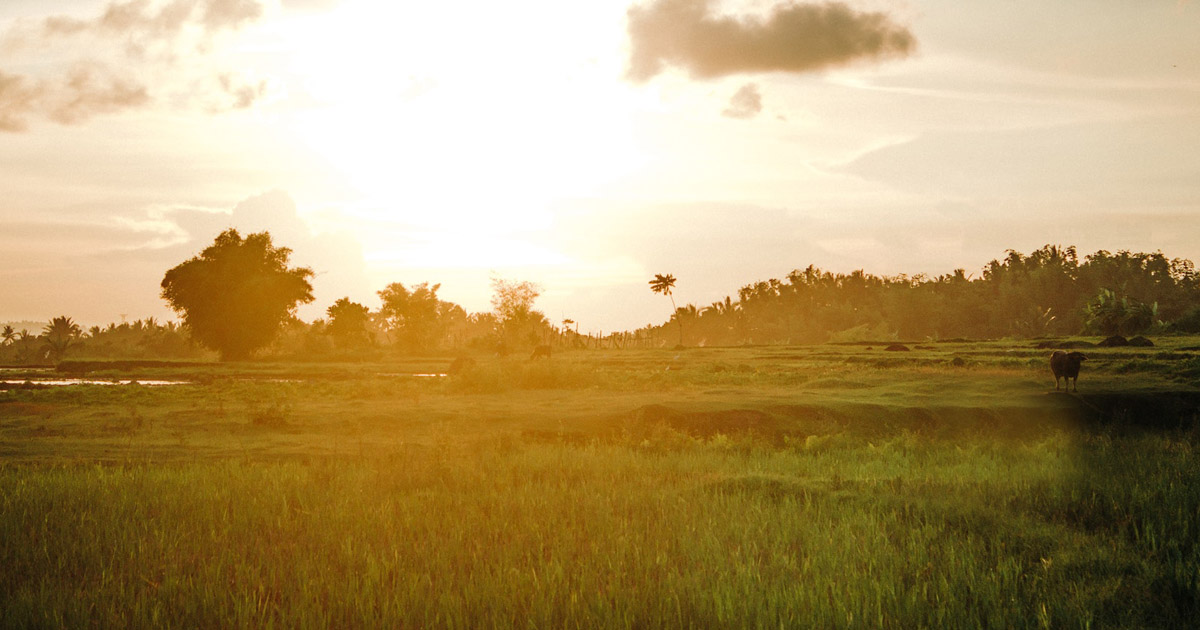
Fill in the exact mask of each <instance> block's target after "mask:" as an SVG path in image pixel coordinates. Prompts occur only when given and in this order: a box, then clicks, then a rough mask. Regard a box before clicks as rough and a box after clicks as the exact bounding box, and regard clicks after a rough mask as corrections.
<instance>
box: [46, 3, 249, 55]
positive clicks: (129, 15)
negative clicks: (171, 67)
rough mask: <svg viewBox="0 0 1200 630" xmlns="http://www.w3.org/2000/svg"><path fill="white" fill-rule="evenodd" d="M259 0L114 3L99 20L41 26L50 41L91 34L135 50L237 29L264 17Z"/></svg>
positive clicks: (64, 19) (61, 20)
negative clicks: (187, 34)
mask: <svg viewBox="0 0 1200 630" xmlns="http://www.w3.org/2000/svg"><path fill="white" fill-rule="evenodd" d="M262 14H263V7H262V4H260V3H259V2H258V0H172V1H171V2H168V3H166V4H159V5H152V4H151V3H150V2H149V0H129V1H128V2H113V3H111V4H109V5H108V7H106V8H105V10H104V13H102V14H101V15H100V16H99V17H96V18H93V19H90V20H81V19H79V18H74V17H70V16H62V15H56V16H51V17H48V18H46V19H45V20H44V21H43V22H42V33H43V34H44V35H45V36H47V37H70V36H77V35H81V34H92V35H96V36H100V37H112V38H122V39H126V40H128V41H130V42H132V43H134V46H135V48H140V47H141V46H142V45H144V44H146V43H149V42H169V41H172V40H175V39H176V38H178V37H179V36H180V35H181V34H182V33H183V31H184V30H185V29H186V28H189V27H192V26H195V27H198V28H199V29H201V30H202V31H203V34H204V35H205V36H208V37H211V36H213V35H215V34H216V33H218V32H220V31H223V30H230V29H237V28H240V27H241V26H243V25H245V24H246V23H248V22H251V21H253V20H256V19H258V18H259V17H262Z"/></svg>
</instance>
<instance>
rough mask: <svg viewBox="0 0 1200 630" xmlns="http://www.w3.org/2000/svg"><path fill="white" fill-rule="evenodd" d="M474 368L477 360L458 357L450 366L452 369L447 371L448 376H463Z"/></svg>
mask: <svg viewBox="0 0 1200 630" xmlns="http://www.w3.org/2000/svg"><path fill="white" fill-rule="evenodd" d="M473 367H475V359H472V358H471V357H458V358H457V359H455V360H454V362H452V363H451V364H450V367H449V368H447V369H446V374H449V375H451V376H453V375H455V374H462V373H463V372H465V371H467V370H469V369H471V368H473Z"/></svg>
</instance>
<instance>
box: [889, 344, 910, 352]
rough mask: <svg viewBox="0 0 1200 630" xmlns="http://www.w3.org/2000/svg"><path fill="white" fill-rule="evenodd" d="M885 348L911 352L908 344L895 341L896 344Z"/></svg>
mask: <svg viewBox="0 0 1200 630" xmlns="http://www.w3.org/2000/svg"><path fill="white" fill-rule="evenodd" d="M884 350H886V351H888V352H909V349H908V346H906V345H904V344H902V343H894V344H892V345H890V346H888V347H886V348H884Z"/></svg>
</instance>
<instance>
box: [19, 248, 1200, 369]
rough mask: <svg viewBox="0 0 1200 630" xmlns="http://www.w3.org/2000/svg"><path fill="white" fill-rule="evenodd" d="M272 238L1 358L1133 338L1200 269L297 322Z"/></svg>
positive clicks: (1191, 326) (668, 292)
mask: <svg viewBox="0 0 1200 630" xmlns="http://www.w3.org/2000/svg"><path fill="white" fill-rule="evenodd" d="M290 257H291V250H290V249H288V248H286V247H280V246H276V245H275V244H274V243H273V242H272V240H271V236H270V234H269V233H266V232H262V233H257V234H250V235H247V236H245V237H243V236H242V235H241V234H239V233H238V232H237V230H233V229H230V230H226V231H225V232H222V233H221V234H220V235H218V236H217V237H216V239H215V240H214V241H213V244H212V245H210V246H208V247H207V248H205V249H204V250H203V251H201V252H200V253H199V254H198V255H197V256H195V257H193V258H191V259H188V260H186V261H184V262H182V263H180V264H179V265H177V266H175V267H173V268H172V269H170V270H168V271H167V272H166V274H165V275H164V277H163V280H162V283H161V290H162V297H163V298H164V299H165V300H166V301H167V303H168V304H169V305H170V306H171V308H172V309H173V310H174V311H175V312H176V313H177V314H179V315H180V317H181V321H180V322H178V323H176V322H165V323H160V322H158V321H156V320H154V319H153V318H147V319H145V320H137V321H135V322H132V323H122V324H120V325H117V324H109V325H108V326H107V327H99V326H93V327H91V328H90V329H88V330H86V331H85V330H82V329H81V328H80V327H79V326H78V325H76V324H75V323H74V322H73V321H72V320H71V319H70V318H69V317H66V316H61V317H56V318H54V319H52V320H51V321H50V322H49V323H48V324H46V326H45V327H44V328H43V330H42V331H40V334H34V333H31V332H30V331H28V330H22V331H15V330H13V329H12V326H6V327H4V328H3V330H2V331H0V333H2V335H0V337H2V338H0V364H14V363H15V364H30V363H52V362H57V361H60V360H62V359H64V358H65V357H66V356H67V354H68V353H71V354H73V355H75V356H88V357H91V358H201V357H203V356H205V354H206V353H207V352H213V353H216V354H217V355H219V356H220V358H222V359H224V360H242V359H246V358H249V357H251V356H255V355H272V356H277V357H281V358H304V357H309V358H321V357H327V358H382V357H383V356H386V354H387V353H392V352H400V353H416V354H420V353H430V352H444V351H476V352H496V353H500V354H504V353H506V352H510V351H513V352H515V351H520V350H523V349H528V348H529V347H531V346H536V345H540V344H546V343H550V344H556V345H566V346H575V347H584V346H585V344H584V340H588V341H595V342H597V343H596V344H595V345H600V344H601V343H603V342H604V341H609V342H611V343H607V344H605V345H607V346H608V347H647V346H662V345H675V343H674V342H675V341H678V344H681V345H740V344H779V343H820V342H826V341H839V340H841V341H855V340H888V339H946V338H972V339H985V338H999V337H1007V336H1014V337H1042V336H1052V335H1068V334H1093V335H1104V336H1107V335H1112V334H1122V335H1131V334H1138V333H1144V332H1158V333H1166V332H1183V333H1198V332H1200V276H1198V275H1197V272H1196V269H1195V266H1194V265H1193V263H1192V262H1191V261H1189V260H1185V259H1179V258H1174V259H1168V258H1166V257H1165V256H1164V255H1163V254H1162V253H1161V252H1155V253H1141V252H1139V253H1132V252H1128V251H1119V252H1117V253H1115V254H1113V253H1110V252H1107V251H1103V250H1101V251H1097V252H1095V253H1093V254H1090V255H1087V256H1084V257H1083V258H1082V259H1080V257H1079V256H1078V254H1077V252H1076V249H1075V248H1074V247H1062V246H1057V245H1046V246H1044V247H1042V248H1041V249H1039V250H1037V251H1035V252H1033V253H1031V254H1029V255H1024V254H1021V253H1019V252H1016V251H1012V250H1010V251H1008V252H1007V253H1006V256H1005V257H1004V258H1002V259H998V260H993V261H991V262H990V263H988V264H987V265H986V266H985V267H984V268H983V270H982V273H981V274H980V275H979V276H978V277H973V275H971V274H967V273H966V272H965V271H964V270H962V269H958V270H955V271H954V273H951V274H947V275H940V276H934V277H930V276H925V275H917V276H907V275H898V276H876V275H872V274H868V273H865V272H864V271H862V270H859V271H854V272H851V273H834V272H829V271H823V270H821V269H819V268H817V267H815V266H811V265H810V266H808V267H806V268H804V269H797V270H794V271H792V272H791V273H789V274H787V275H786V276H785V277H784V278H783V279H782V280H781V279H775V278H771V279H768V280H764V281H759V282H754V283H752V284H748V285H746V286H743V287H742V288H741V289H739V290H738V292H737V297H736V298H734V297H733V296H726V297H725V298H724V299H723V300H720V301H716V302H713V303H711V304H710V305H708V306H704V307H698V306H697V305H695V304H686V305H684V306H680V307H677V306H676V304H675V297H674V296H675V292H674V290H675V285H676V278H675V277H674V276H673V275H670V274H655V276H654V278H653V279H652V280H651V281H650V283H649V284H650V288H651V290H653V291H654V292H655V293H660V294H663V295H665V296H666V297H668V298H670V300H671V306H672V310H673V313H672V315H671V316H670V318H669V319H668V320H667V321H666V322H663V323H662V324H660V325H650V326H647V327H645V328H642V329H640V330H637V331H633V332H620V333H613V334H610V335H609V337H608V338H605V340H601V339H599V338H596V337H585V336H583V335H580V334H579V333H578V329H577V325H576V329H574V330H573V329H572V328H571V326H572V325H574V324H575V322H574V321H573V320H570V319H566V320H564V321H563V322H562V325H561V326H558V325H555V324H554V323H552V322H550V321H549V320H548V319H547V317H546V316H545V315H544V314H543V313H541V312H540V311H537V310H536V309H534V303H535V301H536V299H537V297H538V295H539V294H540V287H538V286H537V285H536V284H533V283H531V282H524V281H514V280H506V279H503V278H493V279H492V292H493V295H492V310H491V311H490V312H483V313H468V312H467V311H466V310H465V309H463V308H462V307H461V306H459V305H457V304H454V303H453V302H448V301H446V300H443V299H441V298H440V297H439V296H438V291H439V290H440V289H441V285H440V284H431V283H428V282H425V283H420V284H416V285H412V286H406V285H404V284H402V283H399V282H396V283H391V284H389V285H387V286H386V287H384V288H383V289H382V290H380V291H378V296H379V298H380V302H381V306H380V308H379V309H377V310H375V311H372V310H371V309H369V308H368V307H367V306H365V305H363V304H360V303H357V302H354V301H352V300H350V298H349V297H343V298H340V299H338V300H336V301H335V302H334V303H333V304H331V305H330V306H329V307H328V308H327V309H326V310H325V317H324V318H321V319H318V320H316V321H314V322H311V323H306V322H302V321H300V320H299V319H297V318H296V315H295V313H296V308H297V307H298V306H299V305H300V304H306V303H309V302H312V301H313V295H312V285H311V284H310V282H309V279H310V278H311V277H312V275H313V272H312V270H311V269H308V268H306V267H292V266H290Z"/></svg>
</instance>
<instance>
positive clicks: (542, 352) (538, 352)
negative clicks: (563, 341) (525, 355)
mask: <svg viewBox="0 0 1200 630" xmlns="http://www.w3.org/2000/svg"><path fill="white" fill-rule="evenodd" d="M549 358H550V346H547V345H541V346H538V347H536V348H534V349H533V354H531V355H529V360H530V361H532V360H534V359H549Z"/></svg>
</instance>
